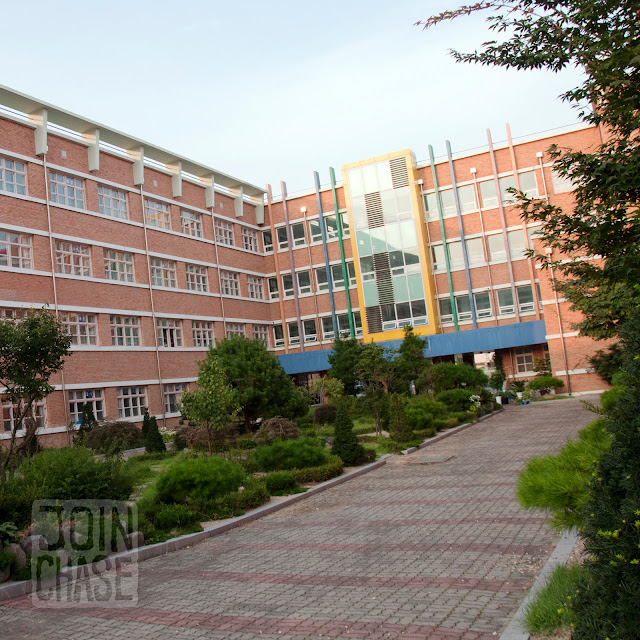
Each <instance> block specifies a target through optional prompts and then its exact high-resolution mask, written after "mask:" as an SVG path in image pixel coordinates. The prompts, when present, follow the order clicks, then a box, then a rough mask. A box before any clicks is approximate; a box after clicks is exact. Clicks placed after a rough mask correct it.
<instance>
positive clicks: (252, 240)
mask: <svg viewBox="0 0 640 640" xmlns="http://www.w3.org/2000/svg"><path fill="white" fill-rule="evenodd" d="M241 236H242V248H243V249H245V250H246V251H251V252H252V253H257V252H258V232H257V231H255V230H254V229H249V228H248V227H242V232H241Z"/></svg>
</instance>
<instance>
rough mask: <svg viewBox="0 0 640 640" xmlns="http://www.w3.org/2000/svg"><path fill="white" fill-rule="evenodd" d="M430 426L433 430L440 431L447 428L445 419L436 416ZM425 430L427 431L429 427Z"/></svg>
mask: <svg viewBox="0 0 640 640" xmlns="http://www.w3.org/2000/svg"><path fill="white" fill-rule="evenodd" d="M431 427H432V429H433V430H434V431H442V430H443V429H446V428H447V421H446V420H441V419H440V418H437V419H436V420H434V421H433V422H432V424H431ZM427 431H429V429H427Z"/></svg>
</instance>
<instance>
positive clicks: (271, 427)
mask: <svg viewBox="0 0 640 640" xmlns="http://www.w3.org/2000/svg"><path fill="white" fill-rule="evenodd" d="M299 437H300V427H298V425H297V424H296V423H295V422H294V421H293V420H289V419H288V418H282V417H281V416H276V417H275V418H269V419H268V420H265V421H264V422H263V423H262V425H261V426H260V428H259V429H258V431H257V432H256V434H255V435H254V436H253V440H254V442H255V443H256V444H262V445H266V444H271V443H272V442H273V441H274V440H296V439H297V438H299Z"/></svg>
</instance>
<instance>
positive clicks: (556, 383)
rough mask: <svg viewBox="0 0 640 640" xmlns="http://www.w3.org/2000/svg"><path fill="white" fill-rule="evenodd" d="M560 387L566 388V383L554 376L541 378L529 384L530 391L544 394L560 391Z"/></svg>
mask: <svg viewBox="0 0 640 640" xmlns="http://www.w3.org/2000/svg"><path fill="white" fill-rule="evenodd" d="M560 387H564V382H563V381H562V380H560V378H556V377H554V376H540V377H539V378H534V379H533V380H532V381H531V382H530V383H529V389H531V390H532V391H540V392H542V393H549V391H551V389H559V388H560Z"/></svg>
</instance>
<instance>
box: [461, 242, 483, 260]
mask: <svg viewBox="0 0 640 640" xmlns="http://www.w3.org/2000/svg"><path fill="white" fill-rule="evenodd" d="M465 242H466V245H467V256H468V258H469V266H470V267H473V266H475V265H477V264H483V263H484V249H483V247H482V238H469V239H467V240H466V241H465Z"/></svg>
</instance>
